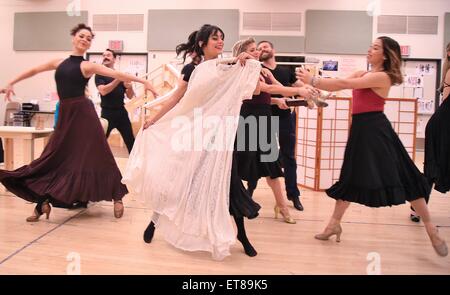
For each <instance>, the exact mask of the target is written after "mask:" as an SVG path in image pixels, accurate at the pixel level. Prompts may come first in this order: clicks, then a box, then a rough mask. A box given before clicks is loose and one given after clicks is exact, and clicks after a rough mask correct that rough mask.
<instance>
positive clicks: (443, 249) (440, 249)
mask: <svg viewBox="0 0 450 295" xmlns="http://www.w3.org/2000/svg"><path fill="white" fill-rule="evenodd" d="M433 238H434V239H436V238H439V239H440V240H441V242H440V243H439V244H434V243H433ZM430 240H431V245H432V246H433V248H434V251H436V253H437V254H438V255H439V256H442V257H445V256H447V255H448V247H447V243H446V242H445V241H444V240H443V239H441V238H440V237H439V231H438V229H437V228H436V230H435V232H434V233H433V234H431V235H430Z"/></svg>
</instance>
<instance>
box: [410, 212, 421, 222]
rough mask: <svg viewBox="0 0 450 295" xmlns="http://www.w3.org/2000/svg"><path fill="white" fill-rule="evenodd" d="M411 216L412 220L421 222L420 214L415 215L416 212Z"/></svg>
mask: <svg viewBox="0 0 450 295" xmlns="http://www.w3.org/2000/svg"><path fill="white" fill-rule="evenodd" d="M409 218H410V219H411V221H412V222H420V216H419V215H415V214H412V213H411V214H410V215H409Z"/></svg>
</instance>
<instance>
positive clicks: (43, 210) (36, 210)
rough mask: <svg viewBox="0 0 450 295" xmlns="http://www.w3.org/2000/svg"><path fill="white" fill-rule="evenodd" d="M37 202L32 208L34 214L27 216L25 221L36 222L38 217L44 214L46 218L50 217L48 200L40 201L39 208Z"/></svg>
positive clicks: (50, 208) (50, 209)
mask: <svg viewBox="0 0 450 295" xmlns="http://www.w3.org/2000/svg"><path fill="white" fill-rule="evenodd" d="M38 206H39V204H37V205H36V207H35V208H34V212H33V213H34V215H31V216H29V217H27V222H38V221H39V218H40V217H41V216H42V215H44V214H45V215H46V216H45V217H46V219H48V218H49V217H50V212H51V211H52V207H50V204H49V203H48V201H46V202H44V203H42V205H41V208H40V210H39V207H38Z"/></svg>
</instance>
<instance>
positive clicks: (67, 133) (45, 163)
mask: <svg viewBox="0 0 450 295" xmlns="http://www.w3.org/2000/svg"><path fill="white" fill-rule="evenodd" d="M121 180H122V175H121V173H120V171H119V168H118V167H117V164H116V161H115V160H114V157H113V154H112V152H111V149H110V147H109V145H108V143H107V141H106V136H105V134H104V131H103V128H102V126H101V124H100V121H99V118H98V116H97V113H96V111H95V108H94V105H93V103H92V102H91V101H90V100H89V99H87V98H86V97H76V98H67V99H62V100H61V103H60V113H59V119H58V122H57V125H56V128H55V131H54V132H53V134H52V136H51V137H50V140H49V142H48V144H47V146H46V147H45V149H44V151H43V152H42V155H41V156H40V157H39V158H38V159H36V160H34V161H32V162H31V163H30V164H29V165H25V166H23V167H21V168H19V169H17V170H14V171H6V170H0V181H1V182H2V184H3V185H4V186H5V187H6V188H7V189H8V190H9V191H11V192H12V193H14V194H15V195H17V196H18V197H20V198H22V199H24V200H27V201H30V202H35V203H37V202H39V201H42V200H43V199H47V198H48V199H50V202H51V203H52V204H53V205H54V206H61V207H63V206H65V205H66V206H70V205H72V204H73V203H75V202H78V201H79V202H88V201H93V202H97V201H103V200H105V201H112V200H120V199H122V197H123V196H124V195H125V194H127V193H128V190H127V188H126V186H125V185H123V184H122V183H121Z"/></svg>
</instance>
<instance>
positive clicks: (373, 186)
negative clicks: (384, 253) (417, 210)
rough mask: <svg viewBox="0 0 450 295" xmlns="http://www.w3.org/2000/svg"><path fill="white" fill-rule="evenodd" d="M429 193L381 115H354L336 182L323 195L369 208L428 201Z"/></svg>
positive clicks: (403, 148)
mask: <svg viewBox="0 0 450 295" xmlns="http://www.w3.org/2000/svg"><path fill="white" fill-rule="evenodd" d="M430 192H431V186H430V185H429V183H428V181H427V179H426V178H425V176H424V175H423V174H422V173H421V172H420V171H419V169H417V167H416V165H415V164H414V162H413V161H412V160H411V158H410V157H409V155H408V153H407V151H406V150H405V147H404V146H403V144H402V142H401V141H400V139H399V137H398V136H397V134H396V133H395V131H394V129H393V128H392V126H391V123H390V122H389V120H388V119H387V118H386V116H385V115H384V113H382V112H369V113H363V114H356V115H353V117H352V126H351V128H350V134H349V138H348V142H347V146H346V148H345V155H344V162H343V164H342V169H341V174H340V177H339V180H338V181H337V182H336V183H335V184H334V185H333V186H332V187H330V188H329V189H327V190H326V193H327V195H328V196H330V197H331V198H334V199H336V200H345V201H349V202H354V203H359V204H363V205H366V206H369V207H383V206H392V205H399V204H403V203H405V201H414V200H417V199H420V198H427V197H428V196H429V194H430Z"/></svg>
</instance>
